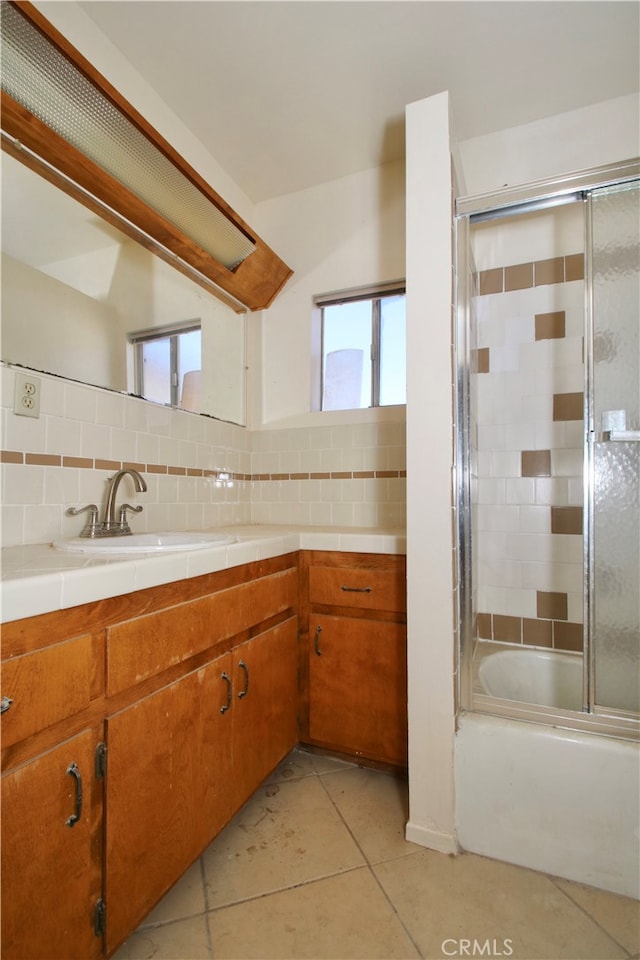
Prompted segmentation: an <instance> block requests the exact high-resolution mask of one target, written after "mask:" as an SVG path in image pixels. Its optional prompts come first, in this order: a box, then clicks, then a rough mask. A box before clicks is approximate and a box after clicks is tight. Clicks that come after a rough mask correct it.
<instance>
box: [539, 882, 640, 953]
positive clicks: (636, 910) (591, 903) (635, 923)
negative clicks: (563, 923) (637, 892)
mask: <svg viewBox="0 0 640 960" xmlns="http://www.w3.org/2000/svg"><path fill="white" fill-rule="evenodd" d="M554 882H555V883H556V884H557V885H558V886H559V887H560V889H561V890H564V892H565V893H566V894H567V896H569V897H571V899H572V900H574V901H575V902H576V903H577V904H579V905H580V906H581V907H582V908H583V910H586V911H587V913H588V914H589V916H590V917H593V919H594V920H595V921H596V922H597V923H599V924H600V926H601V927H603V928H604V929H605V930H606V931H607V933H608V934H610V935H611V936H612V937H613V939H614V940H617V942H618V943H620V944H621V945H622V946H623V947H624V948H625V950H628V952H629V953H631V954H636V953H640V902H639V901H638V900H631V899H629V898H628V897H619V896H616V894H615V893H607V892H606V891H605V890H596V889H595V887H586V886H584V885H583V884H581V883H571V881H570V880H554Z"/></svg>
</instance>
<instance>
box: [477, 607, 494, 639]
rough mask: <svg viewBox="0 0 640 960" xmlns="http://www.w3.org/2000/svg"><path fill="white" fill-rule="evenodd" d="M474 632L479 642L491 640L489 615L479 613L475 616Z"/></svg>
mask: <svg viewBox="0 0 640 960" xmlns="http://www.w3.org/2000/svg"><path fill="white" fill-rule="evenodd" d="M476 632H477V635H478V639H479V640H492V639H493V634H492V632H491V614H490V613H479V614H478V615H477V616H476Z"/></svg>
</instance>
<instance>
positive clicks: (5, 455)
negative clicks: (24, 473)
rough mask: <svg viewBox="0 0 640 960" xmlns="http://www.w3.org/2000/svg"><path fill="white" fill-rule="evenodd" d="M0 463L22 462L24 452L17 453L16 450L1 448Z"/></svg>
mask: <svg viewBox="0 0 640 960" xmlns="http://www.w3.org/2000/svg"><path fill="white" fill-rule="evenodd" d="M0 463H24V453H19V452H18V451H17V450H2V451H0Z"/></svg>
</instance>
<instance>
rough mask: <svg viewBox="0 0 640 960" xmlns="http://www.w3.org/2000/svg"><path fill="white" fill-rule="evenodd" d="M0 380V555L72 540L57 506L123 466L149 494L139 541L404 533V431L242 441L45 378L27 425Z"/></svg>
mask: <svg viewBox="0 0 640 960" xmlns="http://www.w3.org/2000/svg"><path fill="white" fill-rule="evenodd" d="M0 373H1V388H2V393H1V398H2V402H1V406H0V429H1V436H2V450H1V451H0V462H1V470H2V545H3V546H13V545H16V544H22V543H42V542H47V541H50V540H55V539H59V538H60V537H69V536H75V535H77V533H78V532H79V530H80V529H81V527H82V518H78V517H66V516H65V510H66V508H67V507H68V506H71V505H75V506H78V505H83V504H87V503H96V504H98V505H100V504H101V503H102V502H103V500H104V494H105V485H106V481H107V479H108V478H109V477H110V476H112V475H113V473H114V472H115V470H118V469H120V468H121V467H122V466H127V465H129V466H133V467H135V468H136V469H138V470H139V471H140V472H142V473H143V474H144V476H145V479H146V482H147V485H148V491H147V492H146V493H144V494H139V495H138V496H137V498H136V502H137V503H140V504H142V505H143V512H142V513H141V514H140V515H139V516H136V517H134V518H133V526H134V529H136V530H139V531H144V530H175V529H190V530H193V529H207V528H210V527H216V526H221V525H228V524H243V523H251V522H253V523H291V524H313V525H330V526H336V525H348V526H359V527H365V526H373V527H383V526H384V527H392V526H393V527H398V526H402V525H403V524H404V518H405V484H406V480H405V427H404V423H380V424H360V425H355V424H354V425H346V426H340V427H316V428H310V429H297V430H265V431H249V430H246V429H244V428H243V427H239V426H236V425H235V424H230V423H223V422H221V421H219V420H214V419H213V418H209V417H198V416H195V415H193V414H191V413H185V412H183V411H180V410H171V409H169V408H166V407H162V406H159V405H154V404H149V403H145V402H143V401H141V400H138V399H136V398H135V397H127V396H123V395H121V394H117V393H112V392H110V391H106V390H101V389H99V388H96V387H89V386H84V385H82V384H78V383H75V382H72V381H68V380H64V379H62V378H59V377H52V376H47V375H44V374H38V377H39V379H40V381H41V387H42V390H41V407H40V410H41V415H40V417H39V418H38V419H30V418H27V417H21V416H16V415H15V414H14V412H13V403H14V386H15V371H14V369H13V368H11V367H7V366H3V367H2V369H1V371H0ZM252 450H254V451H255V452H252ZM126 489H128V488H125V492H126Z"/></svg>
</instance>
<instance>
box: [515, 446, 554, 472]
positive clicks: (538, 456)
mask: <svg viewBox="0 0 640 960" xmlns="http://www.w3.org/2000/svg"><path fill="white" fill-rule="evenodd" d="M520 475H521V476H523V477H550V476H551V450H523V451H522V453H521V454H520Z"/></svg>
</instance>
